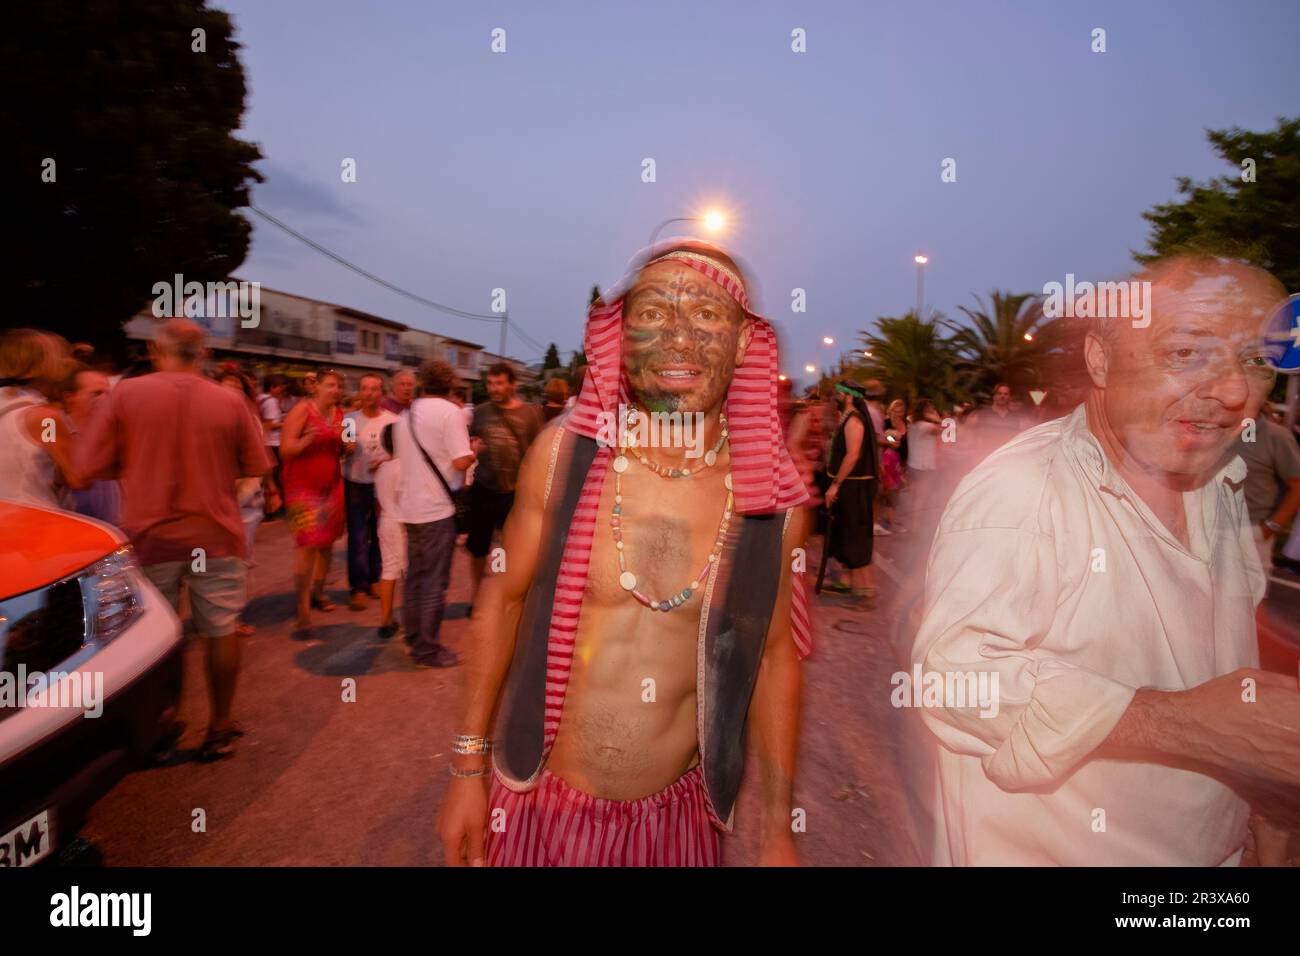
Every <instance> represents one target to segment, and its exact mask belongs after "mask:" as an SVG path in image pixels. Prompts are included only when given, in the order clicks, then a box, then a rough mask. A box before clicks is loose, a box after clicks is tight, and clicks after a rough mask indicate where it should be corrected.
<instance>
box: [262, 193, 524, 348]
mask: <svg viewBox="0 0 1300 956" xmlns="http://www.w3.org/2000/svg"><path fill="white" fill-rule="evenodd" d="M248 208H249V209H251V210H253V212H255V213H257V214H258V215H259V216H261V217H262V218H263V219H265V220H266V221H267V222H269V223H270V224H271V225H273V226H275V227H276V228H277V229H282V230H283V231H285V232H287V233H288V234H289V235H291V236H293V237H294V238H295V239H297V240H298V241H299V242H302V243H305V244H307V245H309V246H311V247H312V248H313V249H315V250H316V251H317V252H319V253H320V254H321V255H323V256H328V257H329V258H330V259H333V260H334V261H335V262H337V263H338V264H339V265H341V266H343V267H344V268H347V269H351V270H352V271H353V272H355V273H357V275H360V276H364V277H365V278H367V279H369V280H370V281H371V282H376V283H378V284H379V285H381V286H383V287H384V288H385V289H388V290H389V291H391V292H396V293H397V294H398V295H401V296H405V297H406V298H408V299H410V300H411V301H413V302H418V303H419V304H420V305H423V306H427V307H428V308H430V309H436V310H437V311H439V312H445V313H446V314H447V315H455V316H458V317H460V318H462V319H473V320H474V321H476V322H500V321H502V317H501V316H500V315H480V314H479V313H477V312H466V311H464V310H463V309H457V308H454V307H452V306H450V305H443V304H442V303H441V302H434V301H433V300H432V299H426V298H425V297H424V296H422V295H416V294H415V293H414V292H408V291H407V290H406V289H403V288H402V287H401V286H397V285H394V284H393V283H391V282H389V281H388V280H387V279H381V278H380V277H379V276H377V275H375V274H374V273H373V272H368V271H367V270H365V269H363V268H361V267H360V266H358V265H355V264H354V263H352V262H349V261H348V260H347V259H344V258H343V257H342V256H341V255H339V254H338V253H336V252H332V251H330V250H329V249H326V248H325V247H324V246H322V245H321V244H320V243H319V242H316V241H315V240H313V239H310V238H308V237H307V236H304V235H303V234H302V233H301V232H298V231H297V230H296V229H294V228H292V227H291V226H288V225H286V224H285V223H283V222H281V221H280V220H279V219H276V218H275V217H274V216H272V215H271V214H270V213H269V212H267V211H266V210H264V209H259V208H258V207H257V206H254V205H252V204H251V203H250V204H249V206H248ZM514 330H515V333H516V334H518V335H520V336H521V337H523V333H522V332H521V331H520V329H519V326H518V325H515V326H514Z"/></svg>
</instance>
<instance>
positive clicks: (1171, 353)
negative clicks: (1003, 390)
mask: <svg viewBox="0 0 1300 956" xmlns="http://www.w3.org/2000/svg"><path fill="white" fill-rule="evenodd" d="M1135 278H1136V279H1137V280H1138V281H1140V282H1141V281H1147V282H1150V283H1151V287H1150V288H1151V293H1150V295H1149V296H1148V298H1147V303H1148V308H1147V313H1146V320H1147V322H1149V324H1146V323H1144V322H1140V321H1132V320H1130V319H1129V318H1128V317H1115V318H1110V319H1104V320H1096V321H1094V322H1093V324H1092V326H1091V328H1090V331H1089V332H1088V334H1087V338H1086V345H1085V350H1084V353H1085V361H1086V363H1087V369H1088V373H1089V376H1090V379H1091V384H1092V387H1091V389H1090V391H1089V394H1088V396H1087V398H1086V400H1085V402H1084V403H1083V404H1082V405H1080V406H1079V407H1078V408H1076V409H1075V410H1074V411H1073V412H1072V413H1071V414H1070V415H1067V416H1066V417H1065V418H1062V419H1057V420H1055V421H1051V422H1047V423H1045V424H1043V425H1040V426H1038V427H1036V428H1033V429H1031V430H1029V431H1028V432H1026V433H1024V434H1023V435H1021V436H1020V437H1018V438H1016V439H1015V440H1013V441H1012V442H1010V443H1009V444H1007V445H1006V446H1004V447H1003V448H1001V449H999V450H998V451H997V452H995V453H994V454H992V455H991V456H990V457H989V458H988V459H987V460H986V461H984V462H983V463H982V464H981V465H979V466H978V467H977V468H976V469H975V470H974V471H972V472H971V474H970V475H968V476H967V478H966V479H965V480H964V481H963V482H962V483H961V485H960V486H959V487H958V489H957V491H956V492H955V493H954V495H953V497H952V500H951V501H950V503H949V505H948V507H947V509H946V510H945V512H944V516H943V519H942V521H941V524H940V527H939V530H938V532H937V534H936V536H935V539H934V544H933V547H932V550H931V554H930V559H929V565H928V568H927V577H926V592H925V602H924V611H923V615H922V621H921V626H920V629H919V631H918V634H917V637H916V641H915V644H914V647H913V665H914V669H915V668H918V667H919V668H920V669H921V671H922V672H923V674H938V675H941V676H943V677H944V678H946V679H948V682H949V685H950V686H955V683H956V681H954V679H953V678H954V677H955V678H957V679H960V678H961V676H962V675H968V674H973V675H976V676H979V675H980V673H981V672H989V673H988V674H986V675H984V677H983V679H984V681H985V684H984V686H986V687H988V686H992V687H994V688H995V689H996V691H997V696H998V701H997V706H996V707H989V706H978V705H976V703H975V702H974V701H971V700H965V701H962V700H958V699H955V698H950V699H946V700H944V701H943V703H942V705H939V704H938V702H937V701H934V702H927V703H930V704H931V706H928V707H927V708H926V709H924V710H923V711H922V714H923V717H924V720H925V723H926V725H927V726H928V727H929V728H930V730H931V731H933V733H934V735H935V736H936V737H937V738H938V741H939V744H940V746H939V748H938V758H937V759H938V767H937V791H938V792H937V795H936V796H937V800H936V804H935V807H934V816H935V822H936V834H935V842H934V862H936V863H939V864H955V865H1030V866H1033V865H1053V864H1058V865H1076V866H1077V865H1085V866H1086V865H1124V866H1160V865H1195V866H1213V865H1235V864H1236V863H1238V862H1239V860H1240V859H1241V855H1242V850H1243V847H1244V844H1245V840H1246V832H1247V825H1248V819H1249V818H1250V817H1251V811H1252V809H1253V810H1254V811H1255V813H1256V817H1255V819H1253V820H1251V821H1250V822H1251V823H1252V824H1256V826H1255V833H1256V838H1257V843H1258V844H1259V848H1260V859H1261V861H1270V862H1278V861H1280V860H1282V859H1284V857H1285V846H1286V842H1285V841H1286V828H1287V827H1295V826H1296V825H1297V820H1296V819H1295V817H1296V814H1297V808H1300V732H1298V728H1300V691H1298V690H1297V686H1296V678H1295V675H1291V676H1281V675H1277V674H1268V673H1264V672H1262V671H1259V670H1256V669H1255V667H1256V666H1257V664H1258V662H1259V654H1258V647H1257V645H1256V637H1255V622H1254V609H1255V605H1256V604H1257V603H1258V601H1259V600H1260V598H1261V597H1262V595H1263V589H1264V577H1263V572H1262V569H1261V567H1260V564H1259V556H1258V554H1257V552H1256V549H1255V546H1254V544H1253V541H1252V537H1251V527H1250V524H1249V521H1248V519H1247V515H1246V506H1245V501H1244V497H1243V493H1242V482H1243V480H1244V478H1245V466H1244V464H1243V463H1242V462H1241V460H1240V459H1239V458H1238V457H1236V454H1235V447H1234V445H1235V442H1236V441H1237V437H1238V434H1239V432H1240V430H1241V428H1242V425H1243V421H1244V420H1245V419H1248V418H1254V417H1255V415H1256V414H1257V411H1258V409H1259V406H1260V403H1261V402H1262V401H1263V399H1264V397H1265V395H1266V394H1267V392H1268V390H1269V389H1270V387H1271V386H1272V383H1273V372H1272V370H1271V368H1270V367H1269V366H1268V364H1267V361H1266V360H1264V359H1263V357H1262V356H1263V352H1262V349H1261V348H1260V347H1259V342H1258V335H1259V331H1260V329H1261V327H1262V325H1263V322H1264V319H1265V317H1266V316H1267V314H1268V313H1269V311H1270V309H1271V308H1272V307H1273V306H1275V305H1276V303H1277V302H1278V301H1280V300H1281V299H1282V297H1283V290H1282V288H1281V286H1280V285H1279V284H1277V283H1276V282H1275V281H1274V280H1273V279H1272V278H1271V277H1270V276H1268V275H1267V274H1266V273H1263V272H1261V271H1259V270H1257V269H1254V268H1252V267H1248V266H1245V265H1242V264H1239V263H1235V262H1229V261H1226V260H1217V259H1210V258H1182V259H1177V260H1171V261H1168V262H1165V263H1159V264H1156V265H1154V266H1152V267H1150V268H1149V269H1148V270H1147V271H1145V272H1144V273H1141V274H1139V275H1138V276H1136V277H1135ZM1085 321H1086V320H1085ZM994 680H996V683H994ZM985 704H987V702H985ZM1279 844H1280V845H1279Z"/></svg>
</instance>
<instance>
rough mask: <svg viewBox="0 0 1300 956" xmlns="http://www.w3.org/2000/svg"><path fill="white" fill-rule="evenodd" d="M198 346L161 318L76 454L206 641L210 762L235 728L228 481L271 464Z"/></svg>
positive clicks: (151, 573) (234, 599)
mask: <svg viewBox="0 0 1300 956" xmlns="http://www.w3.org/2000/svg"><path fill="white" fill-rule="evenodd" d="M205 352H206V349H205V346H204V340H203V330H202V329H201V328H200V327H199V326H198V325H196V324H195V323H194V322H191V321H189V320H186V319H171V320H168V321H167V322H164V323H163V324H162V325H161V326H160V327H159V329H158V332H157V334H156V335H155V337H154V340H153V341H152V342H151V343H150V344H149V353H150V357H151V358H152V359H153V364H154V368H155V369H156V371H155V372H154V373H153V374H152V375H145V376H143V377H141V378H135V379H128V380H127V381H124V382H121V383H120V384H118V386H117V387H116V388H114V389H113V391H112V392H110V393H109V394H108V395H107V396H106V397H105V398H104V399H103V400H102V401H101V402H100V404H99V406H98V407H97V408H96V409H95V412H94V415H93V416H92V418H91V421H90V424H89V425H88V426H87V428H86V430H85V433H84V434H83V436H82V441H81V442H80V443H79V445H78V448H77V454H78V458H79V464H80V470H81V471H82V472H83V473H84V474H85V475H87V476H88V477H91V478H102V479H107V478H116V479H118V482H119V484H120V486H121V490H122V520H121V528H122V530H123V531H125V532H126V533H127V535H128V537H130V539H131V544H132V546H133V547H134V548H135V552H136V557H137V559H138V560H139V562H140V564H141V565H142V570H143V571H144V574H145V576H146V577H148V578H149V580H150V581H152V582H153V583H154V585H155V586H156V587H157V588H158V590H159V591H161V592H162V594H163V596H164V597H166V598H167V600H168V601H170V602H171V605H172V607H178V605H179V601H180V587H181V582H182V581H183V582H184V583H185V586H186V589H187V590H188V591H189V595H190V612H191V615H192V617H193V620H194V625H195V627H196V628H197V629H198V632H199V634H201V635H202V636H203V637H205V638H207V670H208V690H209V695H210V702H211V707H212V720H211V724H210V725H209V727H208V733H207V737H206V738H205V739H204V741H203V745H202V747H201V748H200V751H199V756H200V759H203V760H219V759H221V758H222V757H228V756H230V755H231V754H232V753H233V752H234V749H233V747H234V741H235V739H236V738H237V737H240V736H242V735H243V730H242V729H241V728H240V727H239V725H238V724H236V723H235V721H234V720H233V719H231V707H232V705H233V703H234V699H235V683H236V680H237V679H238V677H239V638H238V636H237V635H236V633H235V627H236V625H237V624H238V623H239V616H240V613H241V612H242V611H243V609H244V604H245V603H246V594H245V574H246V567H247V565H246V561H245V558H246V547H247V545H246V544H245V538H244V523H243V521H242V519H241V518H240V515H239V503H238V501H237V500H236V497H235V482H236V481H237V480H238V479H240V478H260V477H261V476H262V475H263V474H265V473H266V472H267V471H268V470H270V468H271V465H272V462H271V460H270V458H268V457H267V454H266V448H265V446H264V444H263V441H264V439H263V437H262V426H261V424H260V423H259V422H258V421H257V420H256V419H255V418H254V417H253V412H252V411H251V410H250V408H249V405H248V402H247V400H246V399H245V398H244V396H243V395H242V394H240V393H238V392H236V391H234V390H232V389H229V388H223V387H221V386H220V385H218V384H217V383H216V382H213V381H210V380H209V379H207V378H205V377H204V376H203V374H202V372H201V371H200V369H201V368H202V362H203V356H204V354H205Z"/></svg>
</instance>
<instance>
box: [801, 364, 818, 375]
mask: <svg viewBox="0 0 1300 956" xmlns="http://www.w3.org/2000/svg"><path fill="white" fill-rule="evenodd" d="M803 370H804V371H805V372H807V373H808V374H809V375H811V374H812V373H813V372H815V371H817V366H816V365H805V366H804V367H803Z"/></svg>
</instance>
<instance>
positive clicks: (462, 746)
mask: <svg viewBox="0 0 1300 956" xmlns="http://www.w3.org/2000/svg"><path fill="white" fill-rule="evenodd" d="M491 750H492V741H491V740H489V739H488V738H487V737H479V736H475V735H473V734H461V735H460V736H459V737H453V738H452V741H451V752H452V753H454V754H459V755H460V756H462V757H480V756H482V755H483V754H486V753H490V752H491Z"/></svg>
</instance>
